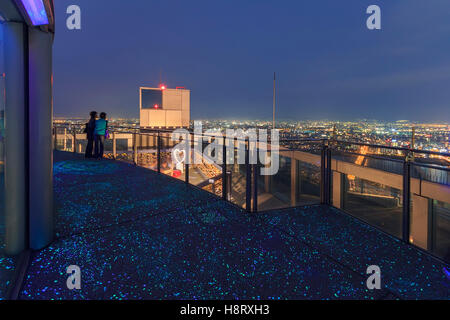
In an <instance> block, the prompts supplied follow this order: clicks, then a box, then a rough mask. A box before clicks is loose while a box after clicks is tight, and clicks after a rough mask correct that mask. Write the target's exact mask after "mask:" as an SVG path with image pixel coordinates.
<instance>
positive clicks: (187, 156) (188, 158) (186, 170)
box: [184, 133, 191, 184]
mask: <svg viewBox="0 0 450 320" xmlns="http://www.w3.org/2000/svg"><path fill="white" fill-rule="evenodd" d="M185 141H186V144H187V147H186V148H184V152H185V153H186V154H185V157H184V161H185V162H184V174H185V176H184V177H185V179H184V181H185V182H186V184H189V163H190V162H191V138H190V134H189V133H187V134H186V139H185Z"/></svg>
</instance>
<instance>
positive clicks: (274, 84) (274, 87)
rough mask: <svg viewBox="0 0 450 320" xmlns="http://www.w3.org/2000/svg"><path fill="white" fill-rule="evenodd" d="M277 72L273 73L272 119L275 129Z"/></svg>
mask: <svg viewBox="0 0 450 320" xmlns="http://www.w3.org/2000/svg"><path fill="white" fill-rule="evenodd" d="M276 81H277V80H276V74H275V72H274V73H273V119H272V127H273V129H274V130H275V102H276V99H275V97H276Z"/></svg>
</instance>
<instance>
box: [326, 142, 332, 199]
mask: <svg viewBox="0 0 450 320" xmlns="http://www.w3.org/2000/svg"><path fill="white" fill-rule="evenodd" d="M326 156H327V167H326V179H327V184H326V187H327V189H326V193H325V196H326V198H325V200H326V203H327V204H328V205H330V204H331V175H332V172H331V148H330V147H327V154H326Z"/></svg>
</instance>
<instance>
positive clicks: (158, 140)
mask: <svg viewBox="0 0 450 320" xmlns="http://www.w3.org/2000/svg"><path fill="white" fill-rule="evenodd" d="M156 144H157V152H156V157H157V169H158V172H161V136H160V135H159V131H158V138H157V143H156Z"/></svg>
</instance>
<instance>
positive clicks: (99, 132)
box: [94, 112, 108, 159]
mask: <svg viewBox="0 0 450 320" xmlns="http://www.w3.org/2000/svg"><path fill="white" fill-rule="evenodd" d="M107 127H108V121H106V113H104V112H102V113H100V119H98V120H96V121H95V137H94V143H95V149H94V158H96V159H102V158H103V149H104V143H105V135H106V130H107Z"/></svg>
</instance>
